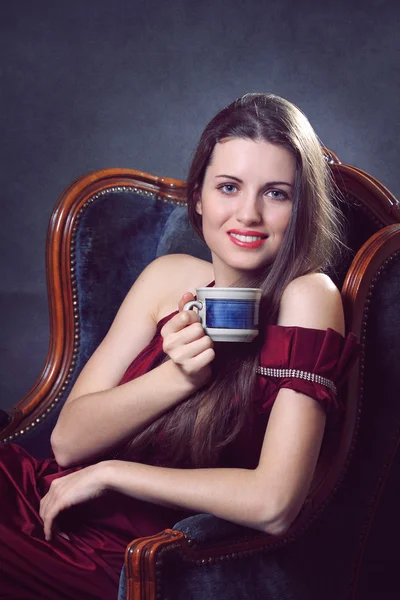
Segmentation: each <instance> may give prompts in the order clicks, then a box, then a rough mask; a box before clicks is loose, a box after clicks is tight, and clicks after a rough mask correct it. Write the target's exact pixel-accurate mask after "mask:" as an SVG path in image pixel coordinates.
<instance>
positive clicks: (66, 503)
mask: <svg viewBox="0 0 400 600" xmlns="http://www.w3.org/2000/svg"><path fill="white" fill-rule="evenodd" d="M105 467H106V463H98V464H96V465H91V466H90V467H85V468H84V469H81V470H80V471H76V472H75V473H70V474H69V475H64V477H60V478H58V479H54V480H53V481H52V482H51V485H50V488H49V491H48V492H47V494H46V495H45V496H43V498H42V499H41V501H40V510H39V514H40V517H41V518H42V519H43V528H44V535H45V538H46V540H50V539H51V536H52V532H53V530H54V529H55V525H54V521H55V519H56V517H57V515H58V514H59V513H60V512H61V511H62V510H65V509H66V508H70V507H71V506H75V505H76V504H82V502H86V501H87V500H93V499H94V498H98V497H99V496H100V495H101V494H102V493H103V492H104V491H105V490H106V489H107V484H106V477H105V473H106V468H105ZM60 535H62V536H63V537H66V538H68V536H66V535H65V534H62V533H61V534H60Z"/></svg>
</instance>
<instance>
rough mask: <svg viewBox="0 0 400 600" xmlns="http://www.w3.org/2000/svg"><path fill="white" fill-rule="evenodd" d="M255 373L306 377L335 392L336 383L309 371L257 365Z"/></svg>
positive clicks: (267, 375) (298, 377) (269, 375)
mask: <svg viewBox="0 0 400 600" xmlns="http://www.w3.org/2000/svg"><path fill="white" fill-rule="evenodd" d="M256 373H257V374H258V375H263V376H264V377H295V378H297V379H306V380H307V381H314V382H315V383H319V384H320V385H324V386H325V387H327V388H329V389H330V390H332V392H333V393H334V394H336V392H337V390H336V385H335V384H334V383H333V381H332V380H331V379H328V378H327V377H322V375H316V374H315V373H310V372H309V371H300V370H298V369H271V368H270V367H257V369H256Z"/></svg>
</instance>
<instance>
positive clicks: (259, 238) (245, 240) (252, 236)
mask: <svg viewBox="0 0 400 600" xmlns="http://www.w3.org/2000/svg"><path fill="white" fill-rule="evenodd" d="M228 235H229V239H230V240H231V241H232V242H233V243H234V244H236V246H240V247H241V248H259V247H260V246H262V244H263V243H264V242H265V240H266V239H267V237H268V236H267V235H266V234H265V233H261V231H254V230H250V229H230V230H229V231H228Z"/></svg>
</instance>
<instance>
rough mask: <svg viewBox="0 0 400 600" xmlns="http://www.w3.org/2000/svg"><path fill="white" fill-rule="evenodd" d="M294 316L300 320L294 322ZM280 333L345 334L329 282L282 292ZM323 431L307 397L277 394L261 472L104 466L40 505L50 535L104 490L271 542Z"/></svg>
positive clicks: (312, 278) (301, 489)
mask: <svg viewBox="0 0 400 600" xmlns="http://www.w3.org/2000/svg"><path fill="white" fill-rule="evenodd" d="M296 315H297V316H296ZM279 324H281V325H289V324H290V325H299V326H303V327H313V328H321V329H326V328H328V327H331V328H334V329H337V330H338V331H339V332H342V331H343V311H342V305H341V299H340V294H339V292H338V291H337V290H336V288H335V287H334V286H333V284H332V283H331V282H330V280H329V278H325V277H324V276H320V275H309V276H305V277H302V278H299V279H298V280H296V281H295V282H292V283H291V284H290V286H288V288H287V290H286V291H285V293H284V295H283V298H282V304H281V311H280V316H279ZM324 427H325V414H324V412H323V410H322V408H321V407H320V406H319V404H318V403H317V402H316V401H315V400H313V399H312V398H309V397H308V396H306V395H304V394H300V393H297V392H295V391H293V390H290V389H282V390H280V392H279V394H278V396H277V399H276V400H275V403H274V406H273V408H272V411H271V415H270V418H269V421H268V426H267V430H266V433H265V437H264V442H263V446H262V450H261V456H260V461H259V464H258V466H257V468H256V469H254V470H246V469H192V470H187V469H183V470H180V469H169V468H160V467H153V466H148V465H142V464H135V463H126V462H121V461H105V462H103V463H100V464H98V465H94V466H93V467H89V470H87V471H86V473H85V470H84V471H80V472H79V473H73V474H72V475H68V476H66V477H64V478H61V479H59V480H56V481H54V482H53V484H52V486H51V489H50V491H49V493H48V494H47V496H46V497H45V498H44V499H43V501H42V508H41V515H42V518H43V520H44V525H45V532H46V534H47V535H50V532H51V527H52V523H53V519H54V518H55V516H56V515H57V514H58V512H59V511H60V510H63V508H65V507H66V506H70V505H72V504H75V503H77V502H82V501H84V500H87V499H89V498H90V497H94V495H96V494H98V493H101V492H102V491H104V490H106V489H111V490H114V491H118V492H120V493H123V494H126V495H130V496H133V497H135V498H139V499H141V500H145V501H149V502H154V503H159V504H162V505H171V506H176V507H181V508H185V509H189V510H193V511H198V512H209V513H212V514H214V515H216V516H218V517H221V518H224V519H228V520H230V521H234V522H236V523H239V524H242V525H247V526H250V527H254V528H256V529H260V530H262V531H266V532H268V533H270V534H279V533H282V532H284V531H285V530H286V529H287V528H288V526H289V525H290V524H291V523H292V521H293V520H294V519H295V517H296V516H297V514H298V512H299V510H300V508H301V506H302V505H303V503H304V500H305V498H306V495H307V493H308V489H309V486H310V482H311V479H312V476H313V473H314V469H315V465H316V463H317V459H318V455H319V450H320V446H321V441H322V437H323V433H324Z"/></svg>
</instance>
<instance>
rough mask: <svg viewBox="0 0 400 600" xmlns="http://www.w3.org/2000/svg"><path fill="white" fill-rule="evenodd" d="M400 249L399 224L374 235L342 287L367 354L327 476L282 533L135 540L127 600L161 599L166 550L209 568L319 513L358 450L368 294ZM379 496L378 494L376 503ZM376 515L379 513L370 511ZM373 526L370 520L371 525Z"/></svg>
mask: <svg viewBox="0 0 400 600" xmlns="http://www.w3.org/2000/svg"><path fill="white" fill-rule="evenodd" d="M397 253H400V224H394V225H391V226H388V227H386V228H384V229H382V230H380V231H378V232H377V233H376V234H375V235H373V236H372V237H371V238H370V239H369V240H368V241H367V242H366V243H365V244H364V246H363V247H362V248H361V249H360V250H359V252H358V253H357V255H356V256H355V258H354V260H353V262H352V265H351V267H350V269H349V271H348V274H347V277H346V280H345V282H344V285H343V290H342V297H343V302H344V307H345V317H346V322H347V326H348V328H349V329H350V330H352V331H353V332H354V333H356V335H357V336H358V338H359V339H360V340H361V345H362V353H361V357H360V360H359V362H358V363H357V364H356V366H355V368H353V370H352V372H351V375H350V378H349V382H348V386H347V390H346V397H347V408H346V418H345V423H344V427H343V430H342V434H341V440H340V444H339V448H338V450H337V451H336V453H335V455H334V456H332V457H331V463H330V464H329V465H327V470H326V477H325V478H324V479H322V480H321V481H320V482H319V486H317V487H314V489H313V490H312V492H311V494H310V496H309V499H308V502H306V506H305V509H304V510H303V511H302V512H301V513H300V515H299V517H298V518H297V519H296V521H295V522H294V523H293V525H292V526H291V527H290V529H289V531H288V532H287V533H285V534H283V535H280V536H270V535H266V534H262V533H260V532H257V531H254V536H249V537H247V538H246V539H241V540H240V541H237V542H232V543H229V544H221V543H220V544H219V545H218V544H214V545H213V546H210V547H202V548H196V547H195V546H194V545H193V542H192V541H191V540H188V539H186V538H185V536H184V535H183V534H182V532H180V531H177V530H170V529H167V530H165V531H163V532H161V533H160V534H158V535H155V536H152V537H147V538H142V539H138V540H135V541H133V542H132V543H131V544H130V545H129V546H128V549H127V551H126V554H125V567H126V573H127V600H156V598H160V597H162V595H160V594H161V593H162V592H161V591H160V590H161V589H162V588H161V581H160V573H161V568H160V567H161V565H162V560H163V555H164V553H165V552H166V551H173V552H179V553H180V555H181V558H182V560H183V561H186V562H190V563H192V564H193V565H195V566H199V567H200V566H205V565H207V564H212V563H216V562H221V561H227V560H235V559H237V558H240V557H243V556H246V555H250V554H255V553H260V552H267V551H268V552H269V551H271V550H273V549H275V548H278V547H282V546H284V545H286V544H288V543H290V542H292V541H294V540H295V539H296V538H297V537H298V536H299V535H301V534H302V533H304V531H305V530H306V529H307V528H308V527H309V526H310V525H311V523H312V522H313V521H314V520H315V519H316V518H317V517H318V515H319V514H320V513H321V511H322V510H323V509H324V507H325V506H326V505H327V503H328V502H329V501H330V500H331V499H332V497H333V495H334V494H335V492H336V491H337V489H338V487H339V485H340V483H341V481H342V480H343V477H344V476H345V474H346V470H347V466H348V463H349V460H350V458H351V455H352V452H353V450H354V446H355V441H356V437H357V431H358V419H359V416H358V409H359V407H360V403H361V402H362V395H363V369H364V364H363V360H364V351H363V348H364V346H365V332H366V327H367V323H368V308H369V298H370V296H371V293H372V291H373V288H374V285H375V281H376V279H377V278H378V277H379V276H380V274H381V273H383V272H384V269H385V268H386V266H387V265H388V264H389V263H390V262H391V260H392V258H393V257H394V256H396V255H397ZM392 462H393V456H391V457H389V458H388V461H387V472H386V473H385V477H382V481H381V487H383V486H384V484H385V481H386V479H387V476H388V473H389V471H390V468H391V465H392ZM378 500H379V494H378V495H377V497H376V502H377V501H378ZM371 515H372V516H371V519H372V518H373V515H374V511H371ZM369 526H370V524H369Z"/></svg>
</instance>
